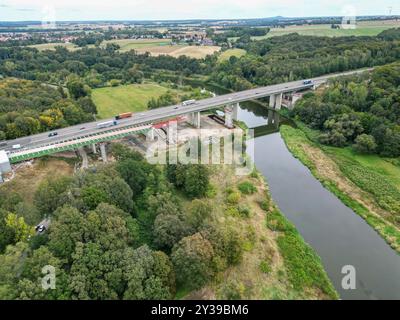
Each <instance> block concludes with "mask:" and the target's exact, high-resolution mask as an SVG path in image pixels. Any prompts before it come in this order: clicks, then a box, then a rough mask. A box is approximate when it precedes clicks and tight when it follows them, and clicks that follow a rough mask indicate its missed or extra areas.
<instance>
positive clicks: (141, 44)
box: [101, 39, 171, 52]
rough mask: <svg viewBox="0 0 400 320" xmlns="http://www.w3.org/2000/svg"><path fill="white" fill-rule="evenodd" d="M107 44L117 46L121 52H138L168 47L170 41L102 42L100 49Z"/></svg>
mask: <svg viewBox="0 0 400 320" xmlns="http://www.w3.org/2000/svg"><path fill="white" fill-rule="evenodd" d="M109 43H115V44H118V45H119V46H120V47H121V49H120V50H119V51H121V52H127V51H130V50H132V49H134V50H138V49H142V48H152V47H163V46H170V44H171V39H121V40H109V41H104V42H103V43H102V44H101V47H103V48H104V47H105V46H106V45H107V44H109Z"/></svg>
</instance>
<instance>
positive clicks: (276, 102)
mask: <svg viewBox="0 0 400 320" xmlns="http://www.w3.org/2000/svg"><path fill="white" fill-rule="evenodd" d="M269 106H270V107H271V108H272V109H275V110H281V107H282V93H277V94H273V95H271V96H270V97H269Z"/></svg>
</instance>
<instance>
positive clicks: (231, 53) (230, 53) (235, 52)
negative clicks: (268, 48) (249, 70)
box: [218, 49, 246, 62]
mask: <svg viewBox="0 0 400 320" xmlns="http://www.w3.org/2000/svg"><path fill="white" fill-rule="evenodd" d="M245 54H246V50H244V49H229V50H226V51H224V52H222V53H221V55H220V56H219V58H218V61H219V62H223V61H226V60H228V59H229V58H230V57H236V58H240V57H242V56H244V55H245Z"/></svg>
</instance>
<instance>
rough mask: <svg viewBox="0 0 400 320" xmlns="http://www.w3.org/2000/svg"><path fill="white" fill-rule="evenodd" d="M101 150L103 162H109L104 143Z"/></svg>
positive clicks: (101, 144)
mask: <svg viewBox="0 0 400 320" xmlns="http://www.w3.org/2000/svg"><path fill="white" fill-rule="evenodd" d="M100 152H101V158H102V159H103V162H104V163H105V162H107V151H106V145H105V144H104V143H100Z"/></svg>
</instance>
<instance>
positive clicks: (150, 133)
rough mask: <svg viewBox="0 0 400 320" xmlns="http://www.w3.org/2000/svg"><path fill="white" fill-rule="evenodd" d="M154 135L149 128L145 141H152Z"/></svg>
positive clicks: (152, 130)
mask: <svg viewBox="0 0 400 320" xmlns="http://www.w3.org/2000/svg"><path fill="white" fill-rule="evenodd" d="M154 134H155V129H154V127H151V129H150V130H149V132H148V133H147V139H149V140H150V141H154V140H155V136H154Z"/></svg>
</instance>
